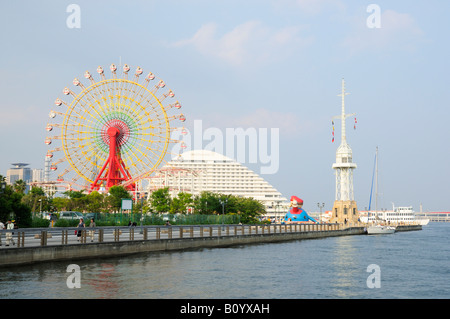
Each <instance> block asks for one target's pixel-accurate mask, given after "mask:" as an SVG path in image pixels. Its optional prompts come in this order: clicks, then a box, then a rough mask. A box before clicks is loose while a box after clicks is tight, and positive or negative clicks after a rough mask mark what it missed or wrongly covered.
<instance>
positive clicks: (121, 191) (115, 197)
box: [106, 186, 132, 211]
mask: <svg viewBox="0 0 450 319" xmlns="http://www.w3.org/2000/svg"><path fill="white" fill-rule="evenodd" d="M130 198H132V196H131V194H130V193H129V192H128V191H127V189H126V188H125V187H123V186H112V187H110V188H109V196H108V197H107V198H106V202H107V205H108V206H109V208H110V210H112V211H119V210H120V208H121V207H122V199H130Z"/></svg>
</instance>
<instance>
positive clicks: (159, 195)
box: [149, 187, 172, 213]
mask: <svg viewBox="0 0 450 319" xmlns="http://www.w3.org/2000/svg"><path fill="white" fill-rule="evenodd" d="M149 200H150V206H151V207H152V209H153V211H154V212H156V213H165V212H169V210H170V207H171V204H172V199H171V198H170V194H169V188H168V187H165V188H160V189H158V190H156V191H154V192H152V193H151V195H150V199H149Z"/></svg>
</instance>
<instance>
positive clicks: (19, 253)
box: [0, 227, 365, 267]
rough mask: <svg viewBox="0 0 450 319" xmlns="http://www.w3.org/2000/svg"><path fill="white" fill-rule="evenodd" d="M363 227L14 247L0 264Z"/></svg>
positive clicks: (5, 252) (343, 233) (340, 233)
mask: <svg viewBox="0 0 450 319" xmlns="http://www.w3.org/2000/svg"><path fill="white" fill-rule="evenodd" d="M362 234H365V229H364V227H353V228H347V229H343V230H326V231H301V232H287V233H270V234H267V233H266V234H249V235H235V236H210V237H194V238H173V239H152V240H128V241H121V242H120V241H119V242H102V243H83V244H80V243H78V244H67V245H54V246H42V247H18V248H15V249H7V250H2V251H1V258H0V267H8V266H16V265H27V264H33V263H39V262H49V261H63V260H76V259H88V258H99V257H117V256H126V255H131V254H137V253H146V252H158V251H173V250H186V249H198V248H214V247H229V246H234V245H247V244H259V243H275V242H280V241H289V240H299V239H315V238H325V237H334V236H348V235H362Z"/></svg>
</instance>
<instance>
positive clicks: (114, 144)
mask: <svg viewBox="0 0 450 319" xmlns="http://www.w3.org/2000/svg"><path fill="white" fill-rule="evenodd" d="M118 122H121V121H118ZM122 123H123V122H122ZM123 128H124V127H122V126H121V125H118V126H117V127H116V126H110V127H108V128H107V129H106V134H103V137H104V139H105V138H106V141H107V142H108V144H109V157H108V159H107V160H106V162H105V164H104V165H103V167H102V169H101V171H100V173H99V174H98V175H97V177H96V179H95V180H94V182H93V183H92V184H91V191H93V190H99V189H100V187H102V185H103V184H104V186H105V188H106V189H109V188H110V187H111V186H115V185H119V184H121V183H123V182H124V181H127V180H130V179H131V178H132V177H131V174H130V172H129V171H128V170H127V168H126V167H125V163H124V162H123V160H122V157H121V153H120V145H121V144H122V143H123V140H124V136H126V135H127V134H128V132H124V131H123ZM125 128H126V126H125ZM126 188H127V189H128V190H129V191H134V190H135V189H136V184H135V183H131V184H130V185H127V186H126Z"/></svg>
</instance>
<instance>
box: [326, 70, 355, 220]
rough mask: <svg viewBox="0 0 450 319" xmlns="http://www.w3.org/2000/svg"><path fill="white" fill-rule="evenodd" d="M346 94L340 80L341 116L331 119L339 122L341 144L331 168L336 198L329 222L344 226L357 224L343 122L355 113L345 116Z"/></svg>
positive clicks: (348, 150) (353, 166) (350, 159)
mask: <svg viewBox="0 0 450 319" xmlns="http://www.w3.org/2000/svg"><path fill="white" fill-rule="evenodd" d="M348 94H349V93H347V92H345V81H344V79H342V92H341V94H339V95H338V96H340V97H341V100H342V102H341V103H342V107H341V115H338V116H335V117H333V119H340V120H341V144H340V145H339V147H338V149H337V151H336V162H335V163H334V164H333V166H332V167H333V169H334V170H335V175H336V198H335V201H334V205H333V213H332V218H331V220H330V221H331V222H337V223H344V224H345V223H351V222H357V221H358V217H359V213H358V209H357V206H356V202H355V198H354V193H353V170H354V169H355V168H356V164H355V163H353V160H352V157H353V156H352V149H351V148H350V145H348V144H347V137H346V135H345V120H346V118H348V117H351V116H354V115H355V113H352V114H345V96H346V95H348Z"/></svg>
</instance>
